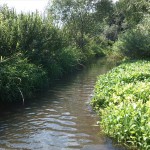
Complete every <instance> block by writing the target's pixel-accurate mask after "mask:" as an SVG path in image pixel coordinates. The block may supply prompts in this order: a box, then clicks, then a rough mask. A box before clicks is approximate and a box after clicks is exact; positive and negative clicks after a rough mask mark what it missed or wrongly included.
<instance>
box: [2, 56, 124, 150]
mask: <svg viewBox="0 0 150 150" xmlns="http://www.w3.org/2000/svg"><path fill="white" fill-rule="evenodd" d="M112 67H113V65H112V63H109V62H108V61H106V59H105V58H104V59H101V60H96V61H94V63H91V64H90V65H88V67H85V68H84V69H83V70H81V71H79V72H78V73H74V75H70V76H69V77H65V78H64V79H63V80H62V79H61V80H60V81H59V82H57V83H56V85H55V86H54V87H52V88H51V89H50V90H49V91H48V92H46V93H45V94H42V95H40V96H39V97H36V98H34V99H33V101H32V102H30V103H25V105H24V106H19V107H16V108H12V109H9V111H8V110H5V111H3V113H1V116H0V150H34V149H35V150H123V148H120V147H116V146H115V144H113V142H112V140H111V139H109V138H107V137H106V136H104V135H103V134H102V132H101V130H100V127H99V126H98V125H97V121H98V120H99V118H98V117H97V115H96V114H95V113H94V112H93V111H92V109H91V107H90V105H89V101H90V99H91V98H92V96H93V89H94V85H95V82H96V79H97V76H98V75H100V74H104V73H106V72H107V71H108V70H110V69H111V68H112Z"/></svg>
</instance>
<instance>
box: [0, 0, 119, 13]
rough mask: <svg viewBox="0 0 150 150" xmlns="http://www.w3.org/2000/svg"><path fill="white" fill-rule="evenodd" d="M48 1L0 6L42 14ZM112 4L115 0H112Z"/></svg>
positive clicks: (10, 0) (17, 0)
mask: <svg viewBox="0 0 150 150" xmlns="http://www.w3.org/2000/svg"><path fill="white" fill-rule="evenodd" d="M48 1H49V0H0V5H3V4H7V5H8V7H13V8H15V9H16V11H17V12H18V13H19V12H21V11H23V12H34V11H36V10H38V11H39V12H40V13H43V12H44V9H45V7H46V6H47V4H48ZM113 1H114V2H115V1H117V0H113Z"/></svg>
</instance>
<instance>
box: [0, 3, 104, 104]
mask: <svg viewBox="0 0 150 150" xmlns="http://www.w3.org/2000/svg"><path fill="white" fill-rule="evenodd" d="M0 21H1V24H0V32H1V35H2V36H1V38H0V103H2V104H4V103H14V102H16V103H20V102H21V103H22V102H23V103H24V101H26V100H28V99H30V98H31V97H32V96H33V95H34V94H35V93H36V92H39V91H40V90H45V89H46V88H47V87H48V86H49V85H51V84H52V83H53V84H54V82H55V80H57V79H60V78H62V77H63V76H64V75H66V74H69V73H72V72H74V71H75V70H79V69H81V68H83V67H84V64H85V63H87V62H89V61H90V59H92V58H94V57H95V56H100V55H104V53H103V51H102V48H101V46H99V47H98V46H97V47H96V48H95V47H94V48H93V49H92V48H90V46H94V44H95V43H94V44H93V43H92V44H88V43H89V41H90V40H89V39H88V40H89V41H88V40H86V41H84V42H85V44H84V45H83V44H81V46H79V45H78V44H77V43H78V42H79V43H80V42H81V41H82V40H81V41H80V40H79V41H78V42H77V43H76V42H72V41H69V40H68V38H69V37H68V36H67V34H65V33H66V32H65V31H64V30H62V29H60V28H58V27H57V26H55V25H54V24H53V23H52V22H53V21H52V20H51V19H49V17H46V18H44V19H43V17H42V16H41V15H40V14H39V13H38V12H35V13H27V14H26V13H20V14H17V13H16V12H15V10H14V9H9V8H8V7H7V6H2V7H0ZM82 42H83V41H82ZM100 45H101V44H100Z"/></svg>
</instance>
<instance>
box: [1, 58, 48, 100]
mask: <svg viewBox="0 0 150 150" xmlns="http://www.w3.org/2000/svg"><path fill="white" fill-rule="evenodd" d="M47 84H48V81H47V74H46V72H45V71H43V69H42V68H41V67H38V66H36V65H34V64H31V63H28V60H27V59H23V58H20V57H18V56H15V57H13V58H11V59H8V60H4V61H2V62H1V63H0V93H1V94H0V102H4V103H6V102H12V101H20V100H22V99H27V98H31V96H32V94H33V93H34V92H36V91H37V90H39V89H43V88H45V87H46V86H47Z"/></svg>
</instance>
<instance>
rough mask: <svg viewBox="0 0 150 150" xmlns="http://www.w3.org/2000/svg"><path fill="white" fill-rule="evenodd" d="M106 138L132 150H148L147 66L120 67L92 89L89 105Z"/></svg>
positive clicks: (146, 63)
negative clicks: (106, 135)
mask: <svg viewBox="0 0 150 150" xmlns="http://www.w3.org/2000/svg"><path fill="white" fill-rule="evenodd" d="M91 104H92V106H93V107H94V109H95V110H96V111H97V112H99V114H100V117H101V122H100V125H101V126H102V127H103V130H104V132H105V133H106V134H108V135H110V136H111V137H114V138H115V139H117V141H118V142H123V143H125V144H126V145H128V146H129V147H130V148H131V149H132V148H133V147H134V148H135V147H136V148H138V149H140V150H148V149H149V148H150V105H149V104H150V62H149V61H137V62H130V63H123V64H121V65H120V66H118V67H116V68H114V69H112V70H111V71H110V72H108V73H107V74H105V75H101V76H100V77H99V78H98V81H97V83H96V86H95V95H94V98H93V99H92V101H91Z"/></svg>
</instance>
